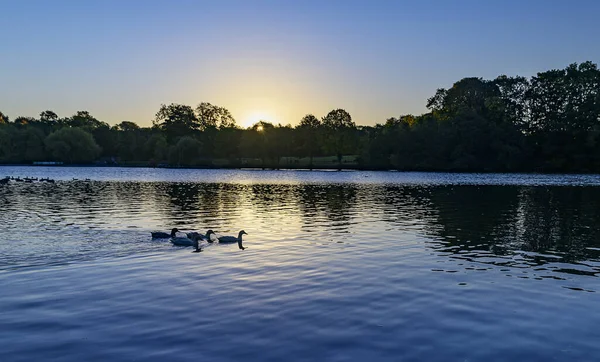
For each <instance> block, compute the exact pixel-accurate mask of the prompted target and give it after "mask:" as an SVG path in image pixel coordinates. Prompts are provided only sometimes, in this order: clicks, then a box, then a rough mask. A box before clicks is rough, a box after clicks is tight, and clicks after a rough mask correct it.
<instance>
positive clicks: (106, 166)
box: [0, 164, 600, 175]
mask: <svg viewBox="0 0 600 362" xmlns="http://www.w3.org/2000/svg"><path fill="white" fill-rule="evenodd" d="M0 167H56V168H61V167H80V168H94V167H98V168H158V169H181V170H186V169H189V170H247V171H327V172H338V171H339V172H348V171H373V172H424V173H455V174H471V173H484V174H530V175H578V174H581V175H600V173H595V172H584V171H579V172H547V171H546V172H536V171H525V170H523V171H506V172H499V171H485V170H398V169H385V168H373V167H371V168H369V167H342V168H341V169H338V168H332V167H313V168H312V169H310V168H306V167H289V166H286V167H272V166H271V167H238V166H231V167H227V166H173V165H160V166H158V165H157V166H150V165H141V164H123V165H121V164H98V165H96V164H62V165H33V164H0Z"/></svg>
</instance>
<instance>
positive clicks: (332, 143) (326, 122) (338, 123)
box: [323, 109, 356, 168]
mask: <svg viewBox="0 0 600 362" xmlns="http://www.w3.org/2000/svg"><path fill="white" fill-rule="evenodd" d="M323 129H324V131H325V135H326V143H325V147H326V148H328V149H329V150H331V151H333V152H335V154H336V156H337V159H338V165H339V168H341V166H342V156H343V154H344V153H346V152H348V151H349V150H352V149H353V146H354V141H355V139H354V136H355V131H356V125H355V124H354V122H353V121H352V117H351V116H350V114H349V113H348V112H346V111H345V110H343V109H334V110H333V111H331V112H329V113H328V114H327V115H326V116H325V117H324V118H323Z"/></svg>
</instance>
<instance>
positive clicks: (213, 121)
mask: <svg viewBox="0 0 600 362" xmlns="http://www.w3.org/2000/svg"><path fill="white" fill-rule="evenodd" d="M427 108H428V110H429V111H428V112H427V113H425V114H422V115H419V116H414V115H402V116H399V117H392V118H389V119H387V120H386V122H385V123H382V124H376V125H375V126H357V125H356V124H355V123H354V121H353V120H352V117H351V115H350V114H349V113H348V112H346V111H345V110H343V109H334V110H332V111H331V112H329V113H328V114H326V115H325V116H323V117H322V118H319V117H317V116H315V115H312V114H307V115H306V116H304V117H303V118H302V119H301V120H299V123H298V125H297V126H295V127H292V126H290V125H281V124H272V123H269V122H266V121H259V122H258V123H256V124H254V125H253V126H251V127H248V128H246V129H242V128H240V127H239V126H237V125H236V122H235V119H234V118H233V116H232V115H231V113H230V112H229V111H228V110H227V109H225V108H223V107H219V106H216V105H213V104H210V103H206V102H203V103H200V104H198V105H197V106H196V107H195V108H194V107H191V106H188V105H182V104H169V105H165V104H163V105H161V107H160V109H159V110H158V112H157V113H156V116H155V118H154V120H153V123H152V126H151V127H139V126H138V125H137V124H136V123H134V122H130V121H123V122H121V123H119V124H117V125H114V126H112V127H111V126H110V125H108V124H107V123H106V122H103V121H100V120H98V119H96V118H95V117H94V116H92V115H91V114H90V113H89V112H87V111H79V112H76V113H75V114H74V115H72V116H71V117H66V118H61V117H59V116H58V115H57V114H56V113H55V112H52V111H44V112H41V113H40V115H39V117H38V118H34V117H17V118H15V119H14V120H12V121H11V120H10V119H8V117H6V116H5V115H4V114H2V113H1V112H0V163H3V164H16V163H19V164H22V163H32V162H36V161H60V162H64V163H66V164H90V163H109V164H111V163H118V164H138V165H161V164H164V165H170V166H199V167H213V166H215V165H217V166H218V165H221V166H227V167H240V166H244V165H248V163H247V160H255V161H256V160H257V162H258V163H252V164H253V165H256V164H258V165H262V166H263V167H274V168H279V167H293V166H294V163H293V159H304V160H306V162H305V164H303V165H308V167H311V168H312V167H318V162H316V160H317V159H318V158H322V157H326V156H329V157H330V158H333V159H334V160H337V164H338V165H339V167H342V166H344V167H353V168H362V169H399V170H421V171H484V172H487V171H489V172H509V171H516V172H531V171H533V172H600V71H599V70H598V67H597V65H596V64H594V63H592V62H589V61H588V62H584V63H581V64H577V63H574V64H571V65H569V66H567V67H566V68H565V69H558V70H556V69H555V70H549V71H545V72H540V73H537V75H535V76H533V77H531V78H526V77H521V76H515V77H509V76H506V75H501V76H499V77H497V78H496V79H493V80H485V79H482V78H464V79H462V80H460V81H458V82H456V83H454V84H453V85H452V87H451V88H448V89H444V88H441V89H438V90H437V91H436V93H435V94H434V95H433V96H432V97H431V98H429V99H428V100H427ZM347 155H353V156H354V161H353V163H351V164H349V165H347V164H346V165H343V164H344V159H345V156H347ZM290 159H292V161H290ZM290 162H291V163H290ZM297 165H298V166H300V164H297Z"/></svg>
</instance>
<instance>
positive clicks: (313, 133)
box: [296, 114, 322, 169]
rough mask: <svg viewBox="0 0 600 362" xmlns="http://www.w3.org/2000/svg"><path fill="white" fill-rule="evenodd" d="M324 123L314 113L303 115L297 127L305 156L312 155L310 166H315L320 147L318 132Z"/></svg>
mask: <svg viewBox="0 0 600 362" xmlns="http://www.w3.org/2000/svg"><path fill="white" fill-rule="evenodd" d="M321 127H322V123H321V121H319V119H318V118H317V117H315V116H314V115H312V114H307V115H306V116H304V117H302V119H301V120H300V124H299V125H298V127H296V130H297V132H298V133H299V139H300V147H301V149H303V150H304V152H303V156H308V157H310V163H309V166H310V168H311V169H312V168H313V157H314V156H315V153H317V150H318V148H319V140H318V134H319V131H320V130H321Z"/></svg>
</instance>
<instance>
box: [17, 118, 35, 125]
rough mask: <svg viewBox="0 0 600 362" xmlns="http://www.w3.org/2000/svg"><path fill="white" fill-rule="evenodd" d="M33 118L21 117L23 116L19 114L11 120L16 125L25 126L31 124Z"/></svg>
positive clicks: (33, 122)
mask: <svg viewBox="0 0 600 362" xmlns="http://www.w3.org/2000/svg"><path fill="white" fill-rule="evenodd" d="M35 122H36V121H35V118H33V117H23V116H19V117H17V118H15V120H14V121H13V123H14V124H15V125H17V126H26V125H29V124H30V125H33V124H35Z"/></svg>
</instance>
